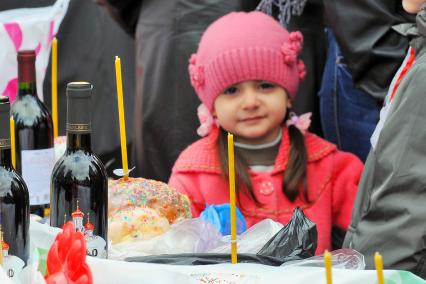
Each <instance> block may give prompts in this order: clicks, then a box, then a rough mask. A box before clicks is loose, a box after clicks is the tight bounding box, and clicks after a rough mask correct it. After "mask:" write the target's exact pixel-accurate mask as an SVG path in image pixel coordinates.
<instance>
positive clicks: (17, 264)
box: [3, 255, 25, 283]
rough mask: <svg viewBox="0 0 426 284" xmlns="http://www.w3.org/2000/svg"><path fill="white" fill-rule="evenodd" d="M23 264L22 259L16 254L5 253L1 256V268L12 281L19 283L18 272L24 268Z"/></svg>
mask: <svg viewBox="0 0 426 284" xmlns="http://www.w3.org/2000/svg"><path fill="white" fill-rule="evenodd" d="M24 266H25V263H24V261H23V260H22V259H20V258H19V257H17V256H14V255H6V256H4V257H3V270H4V271H5V272H6V275H7V276H8V277H9V278H11V279H12V280H13V281H12V282H14V283H21V282H20V280H19V273H21V271H22V269H24Z"/></svg>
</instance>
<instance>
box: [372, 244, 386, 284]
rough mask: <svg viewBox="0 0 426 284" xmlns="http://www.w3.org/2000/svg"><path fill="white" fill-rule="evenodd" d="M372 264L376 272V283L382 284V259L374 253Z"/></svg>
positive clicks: (383, 281)
mask: <svg viewBox="0 0 426 284" xmlns="http://www.w3.org/2000/svg"><path fill="white" fill-rule="evenodd" d="M374 263H375V264H376V271H377V283H378V284H384V283H385V280H384V277H383V259H382V256H381V255H380V254H379V253H378V252H376V253H375V254H374Z"/></svg>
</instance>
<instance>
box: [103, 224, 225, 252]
mask: <svg viewBox="0 0 426 284" xmlns="http://www.w3.org/2000/svg"><path fill="white" fill-rule="evenodd" d="M222 244H223V242H222V236H221V234H220V233H219V232H218V231H217V230H216V228H215V227H214V226H213V225H212V224H210V223H209V222H206V221H204V220H200V219H188V220H183V221H181V222H179V223H176V224H173V225H172V226H171V228H170V230H169V231H167V232H165V233H164V234H162V235H159V236H156V237H154V238H152V239H149V240H140V241H131V242H123V243H119V244H116V245H110V249H109V253H108V258H110V259H119V260H121V259H125V258H127V257H132V256H143V255H154V254H179V253H200V252H206V251H209V250H210V249H212V248H214V247H217V246H220V245H222Z"/></svg>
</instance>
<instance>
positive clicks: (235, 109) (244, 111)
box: [214, 81, 291, 144]
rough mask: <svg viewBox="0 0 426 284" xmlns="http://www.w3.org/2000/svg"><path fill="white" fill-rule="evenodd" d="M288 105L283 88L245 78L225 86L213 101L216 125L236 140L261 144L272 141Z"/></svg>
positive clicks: (289, 105)
mask: <svg viewBox="0 0 426 284" xmlns="http://www.w3.org/2000/svg"><path fill="white" fill-rule="evenodd" d="M287 107H291V104H290V101H289V100H288V97H287V93H286V91H285V90H284V89H283V88H281V87H280V86H278V85H276V84H274V83H271V82H267V81H244V82H241V83H238V84H235V85H232V86H230V87H228V88H226V89H225V90H224V91H223V93H222V94H220V95H219V96H218V97H217V98H216V100H215V102H214V108H215V112H214V114H215V115H216V116H217V119H218V121H219V125H220V126H221V127H222V128H223V129H225V130H226V131H229V132H231V133H233V134H234V135H235V136H236V138H235V140H236V141H238V142H242V143H246V144H263V143H268V142H271V141H273V140H274V139H275V138H276V137H277V135H278V133H279V130H280V128H281V123H282V122H283V120H284V117H285V115H286V112H287Z"/></svg>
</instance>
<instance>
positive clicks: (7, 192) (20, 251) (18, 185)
mask: <svg viewBox="0 0 426 284" xmlns="http://www.w3.org/2000/svg"><path fill="white" fill-rule="evenodd" d="M9 118H10V104H9V98H7V97H3V96H0V126H1V127H0V245H1V246H0V249H1V251H0V253H1V256H0V258H1V259H0V262H3V264H2V266H3V268H4V270H5V271H6V274H7V275H8V276H9V277H11V278H15V277H17V275H18V272H19V270H22V268H23V267H24V266H25V264H26V263H27V261H28V257H29V248H30V239H29V237H30V236H29V224H30V208H29V207H30V204H29V195H28V189H27V186H26V185H25V182H24V180H23V179H22V178H21V176H20V175H19V174H18V173H17V172H16V171H15V170H14V168H13V167H12V163H11V160H12V159H11V150H10V127H9ZM0 269H1V268H0Z"/></svg>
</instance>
